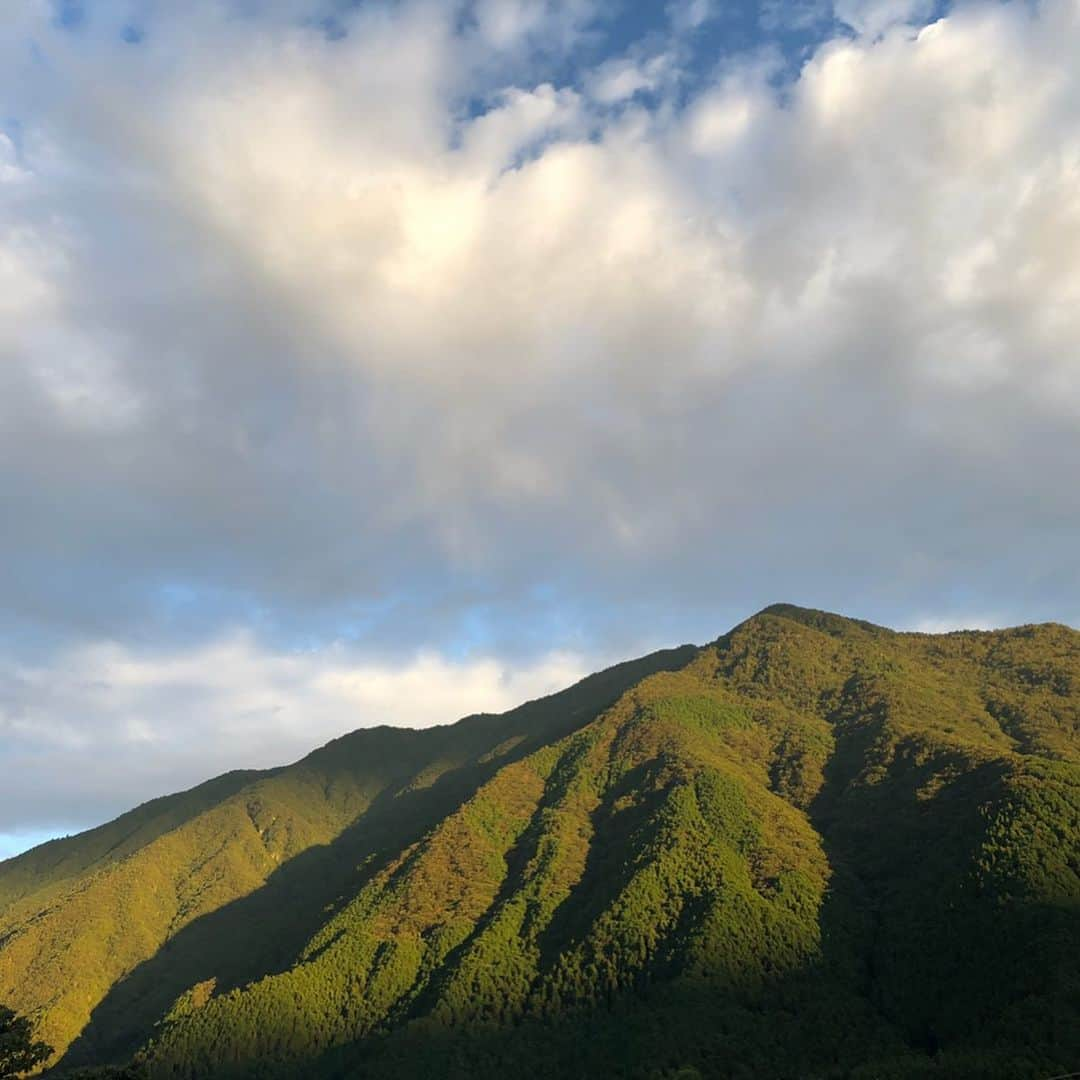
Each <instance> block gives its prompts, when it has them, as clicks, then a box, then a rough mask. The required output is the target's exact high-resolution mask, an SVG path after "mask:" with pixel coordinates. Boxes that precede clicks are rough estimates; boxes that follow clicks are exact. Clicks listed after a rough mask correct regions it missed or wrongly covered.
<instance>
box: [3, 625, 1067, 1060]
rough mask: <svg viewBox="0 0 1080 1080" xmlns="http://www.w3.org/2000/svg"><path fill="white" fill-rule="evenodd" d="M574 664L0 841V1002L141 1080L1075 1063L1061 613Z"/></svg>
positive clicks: (782, 631)
mask: <svg viewBox="0 0 1080 1080" xmlns="http://www.w3.org/2000/svg"><path fill="white" fill-rule="evenodd" d="M594 679H599V680H600V682H595V681H593V682H591V683H590V682H589V681H588V680H587V682H586V684H582V686H581V687H578V688H574V689H573V690H571V691H567V692H566V694H564V695H557V696H556V697H555V698H552V699H548V700H547V701H546V702H543V703H534V704H533V705H531V706H526V707H524V709H523V710H518V711H517V712H515V713H511V714H507V716H504V717H499V718H479V719H476V720H473V721H464V722H462V723H461V724H459V725H456V726H454V727H449V728H445V729H438V732H437V733H436V734H434V735H433V736H431V738H430V739H429V738H428V737H427V735H426V733H395V732H390V731H384V732H383V733H379V734H376V733H366V734H365V737H364V740H361V739H360V736H359V735H358V736H352V737H350V738H349V739H347V740H340V741H339V742H338V743H335V744H331V745H330V746H329V747H327V748H325V749H324V750H322V751H319V752H317V754H316V755H313V756H312V759H308V761H307V763H301V766H297V767H294V769H293V770H284V771H281V772H278V773H275V774H271V775H268V776H260V777H256V778H254V779H252V778H244V779H243V782H242V783H241V780H239V779H238V780H235V781H228V779H227V778H223V780H222V781H219V782H218V783H219V784H225V786H226V788H229V786H230V785H233V786H236V787H237V790H236V791H235V792H234V793H230V792H229V791H228V790H224V791H222V792H221V795H222V798H221V800H220V801H219V802H217V803H215V804H214V806H213V808H211V809H202V810H200V809H199V807H198V805H197V804H198V802H199V800H200V799H202V798H203V796H199V795H196V794H195V793H191V794H189V796H187V797H185V798H187V800H188V802H189V803H191V802H192V800H194V804H193V805H192V814H193V816H191V817H190V818H189V819H187V820H185V821H183V822H181V823H177V822H175V821H174V820H173V818H168V819H167V820H165V821H163V822H162V823H161V825H160V826H158V827H154V826H152V825H149V824H148V823H147V820H143V819H140V821H139V823H138V827H139V829H142V830H144V835H145V837H146V841H145V843H144V844H143V846H141V847H138V848H137V849H136V850H128V849H123V850H122V852H121V854H120V855H119V857H118V858H117V859H115V860H114V861H112V862H104V863H102V862H100V861H99V862H96V863H95V862H93V861H91V862H89V863H87V865H86V866H85V867H82V866H80V865H79V862H78V860H74V861H73V858H72V856H71V855H70V853H69V854H68V855H66V856H65V858H64V859H62V860H57V865H58V866H61V867H63V868H64V869H63V871H62V872H60V871H58V872H57V874H56V875H55V876H54V877H52V878H50V876H49V872H48V866H47V864H44V863H42V862H41V861H40V860H41V858H42V857H41V856H40V854H39V855H37V856H35V858H37V859H38V860H39V861H38V862H36V863H35V862H33V861H32V860H31V861H30V862H29V863H26V864H24V865H23V866H22V867H21V868H20V869H19V872H18V874H15V875H13V872H12V870H11V864H3V865H0V889H3V888H4V882H5V881H17V882H19V883H20V884H19V885H18V886H17V888H16V886H14V885H10V884H9V885H8V886H7V888H8V890H9V891H8V894H7V895H8V896H11V897H14V899H9V900H7V901H6V905H7V906H6V908H3V909H0V911H2V912H3V913H2V914H0V979H2V981H0V1000H3V999H4V997H5V995H7V996H8V997H9V998H11V997H12V991H13V990H14V991H15V992H16V993H22V994H23V1000H22V1001H21V1002H19V1001H16V1002H15V1003H16V1004H22V1005H23V1006H24V1007H25V1005H26V1003H27V1002H29V1003H30V1005H31V1007H32V1009H31V1011H33V1012H34V1013H35V1015H36V1017H38V1018H40V1020H41V1029H42V1031H44V1032H46V1033H48V1034H49V1035H50V1037H51V1038H55V1034H53V1033H54V1032H57V1031H60V1030H61V1024H60V1021H59V1020H56V1019H55V1018H56V1017H57V1016H62V1017H63V1018H64V1024H66V1025H67V1026H66V1027H63V1028H62V1030H63V1031H64V1032H65V1033H66V1032H70V1035H67V1037H66V1042H64V1043H63V1045H64V1046H65V1047H67V1050H66V1053H65V1054H64V1057H63V1059H62V1060H61V1061H60V1063H59V1068H60V1070H63V1069H65V1068H67V1067H74V1066H76V1065H80V1064H92V1063H104V1062H109V1061H113V1062H121V1061H126V1060H129V1059H131V1058H134V1060H135V1061H136V1062H137V1063H139V1064H140V1065H141V1067H142V1068H144V1069H145V1070H146V1072H147V1073H148V1074H149V1075H150V1076H151V1077H155V1078H156V1077H189V1078H192V1080H194V1078H202V1077H222V1078H224V1077H237V1078H239V1077H266V1078H269V1077H291V1076H299V1075H303V1076H312V1077H327V1078H329V1077H342V1078H344V1077H373V1078H376V1077H377V1078H384V1077H385V1078H391V1077H411V1076H415V1077H431V1076H439V1077H460V1078H462V1080H464V1078H466V1077H469V1078H474V1077H484V1076H492V1077H495V1076H504V1075H507V1074H508V1073H510V1072H511V1071H512V1070H520V1071H521V1072H523V1073H525V1074H527V1075H551V1076H565V1077H601V1076H603V1077H618V1076H622V1077H628V1078H629V1077H640V1078H642V1080H645V1078H656V1077H681V1078H683V1080H689V1078H692V1077H694V1076H696V1075H700V1076H702V1077H747V1078H749V1077H755V1078H757V1077H762V1076H766V1077H864V1078H867V1080H869V1078H871V1077H875V1078H877V1077H918V1076H926V1077H971V1078H974V1077H1000V1078H1002V1080H1005V1078H1009V1080H1012V1078H1022V1077H1031V1078H1033V1080H1035V1078H1046V1077H1050V1076H1054V1075H1055V1074H1060V1073H1065V1072H1068V1071H1070V1070H1072V1069H1080V964H1077V962H1076V961H1077V957H1080V634H1078V633H1076V632H1075V631H1072V630H1069V629H1067V628H1065V627H1061V626H1053V625H1048V626H1040V627H1022V628H1019V629H1016V630H1010V631H1000V632H993V633H983V632H979V633H976V632H970V633H968V632H964V633H956V634H949V635H942V636H930V635H918V634H896V633H893V632H891V631H888V630H885V629H882V628H879V627H875V626H872V625H870V624H867V623H859V622H856V621H853V620H848V619H843V618H840V617H837V616H831V615H825V614H823V613H819V612H812V611H805V610H801V609H797V608H790V607H784V606H780V607H775V608H770V609H767V610H766V611H765V612H762V613H761V614H760V615H758V616H755V617H754V618H753V619H751V620H748V621H747V622H746V623H744V624H742V625H741V626H739V627H737V628H736V629H735V630H734V631H732V632H731V633H730V634H728V635H726V636H725V637H723V638H721V639H720V640H719V641H718V642H716V643H715V644H713V645H711V646H707V647H705V648H702V649H686V650H681V651H675V652H673V653H668V654H662V655H660V656H658V657H654V658H649V659H648V660H646V661H639V662H637V664H636V665H624V666H623V667H622V668H620V669H615V670H614V672H613V673H605V675H604V676H598V677H594ZM406 747H407V748H408V749H406ZM283 785H284V786H283ZM169 813H170V814H172V815H173V817H175V815H176V813H177V811H176V810H175V808H174V809H171V810H169ZM120 820H121V821H123V820H124V819H120ZM147 830H149V831H148V832H147ZM78 840H79V838H76V841H78ZM74 842H75V841H71V842H68V843H74ZM98 846H99V847H100V845H98ZM88 850H90V851H92V852H97V850H98V848H97V847H93V848H88ZM31 854H32V855H33V853H31ZM88 857H89V856H86V858H88ZM24 858H25V857H24ZM185 860H186V862H185ZM200 860H204V861H202V862H200ZM84 861H85V859H84ZM27 866H31V867H33V873H30V872H29V871H28V870H27ZM64 874H66V875H67V876H63V875H64ZM151 874H154V875H156V876H152V877H151V876H150V875H151ZM226 881H227V882H228V889H229V890H231V892H232V894H233V895H232V897H231V898H228V899H222V897H223V896H225V892H224V889H225V886H224V885H223V884H222V883H223V882H226ZM27 882H29V884H27ZM20 890H21V891H20ZM3 896H5V894H4V893H3V892H0V897H3ZM170 919H171V922H170V921H169V920H170ZM5 927H6V928H7V929H5ZM42 927H45V928H46V929H42ZM5 935H6V936H5ZM133 943H134V944H133ZM72 957H75V958H76V959H77V961H78V963H80V964H81V963H82V962H83V961H84V960H86V961H88V962H90V963H92V962H93V961H94V958H98V961H97V966H96V967H92V969H91V975H92V976H93V978H94V979H95V980H96V981H94V982H93V984H92V985H93V989H92V990H87V989H86V987H88V986H90V985H91V983H90V979H89V977H88V976H80V977H82V978H83V982H82V983H81V984H80V985H79V986H78V987H76V988H68V987H65V986H64V985H63V984H62V982H61V976H60V972H62V971H73V970H75V969H76V966H75V961H73V960H72ZM65 964H67V965H69V966H68V967H66V968H65V967H64V966H63V965H65ZM49 965H55V966H53V967H50V966H49ZM80 970H81V969H80ZM31 984H32V986H33V987H34V988H35V989H34V991H33V993H36V995H37V996H36V998H35V997H34V996H33V993H31V991H29V990H28V989H27V987H28V985H31ZM80 994H81V996H80V997H79V999H78V1000H79V1001H80V1002H81V1001H86V1002H87V1005H86V1007H85V1009H84V1011H82V1012H80V1011H79V1007H78V1005H77V1004H76V1003H73V1002H72V1000H71V998H72V996H74V995H80ZM94 995H97V1000H96V1001H94V1000H93V999H94ZM50 1023H52V1025H53V1026H52V1027H51V1028H50V1027H49V1024H50ZM76 1036H77V1037H76Z"/></svg>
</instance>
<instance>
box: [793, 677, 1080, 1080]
mask: <svg viewBox="0 0 1080 1080" xmlns="http://www.w3.org/2000/svg"><path fill="white" fill-rule="evenodd" d="M850 688H851V687H850V684H849V687H848V689H850ZM830 719H831V720H832V721H833V723H834V725H835V734H836V740H837V741H836V750H835V752H834V754H833V755H832V757H831V759H830V761H829V762H828V763H827V765H826V768H825V783H824V786H823V787H822V789H821V792H820V793H819V795H818V797H817V798H816V800H815V801H814V803H813V805H812V807H811V809H810V818H811V821H812V823H813V824H814V826H815V828H816V829H817V830H818V832H819V833H820V835H821V837H822V842H823V846H824V849H825V853H826V855H827V857H828V860H829V863H830V865H831V867H832V871H833V875H832V880H831V882H830V887H829V891H828V893H827V895H826V898H825V902H824V904H823V906H822V909H821V913H820V924H821V930H822V949H823V964H824V969H825V971H826V973H827V975H828V976H829V978H830V979H831V980H833V981H834V982H836V983H837V984H838V985H842V986H846V987H848V988H850V989H851V990H852V991H853V992H855V993H857V994H858V995H859V996H860V997H861V998H862V999H863V1000H865V1001H866V1002H867V1003H869V1005H871V1006H872V1008H873V1009H874V1010H875V1012H876V1013H877V1014H878V1015H879V1016H880V1017H881V1018H882V1020H883V1021H884V1022H885V1023H886V1024H887V1025H889V1026H890V1027H891V1028H893V1029H894V1030H895V1031H897V1032H898V1033H899V1035H900V1036H901V1038H902V1039H903V1040H904V1042H905V1044H906V1045H907V1047H908V1048H909V1049H910V1050H911V1051H912V1052H913V1053H915V1054H917V1055H923V1056H928V1057H929V1058H934V1057H936V1056H938V1055H942V1054H946V1055H947V1054H948V1053H949V1052H950V1051H951V1050H953V1049H954V1048H963V1047H969V1048H970V1047H979V1046H980V1045H983V1044H991V1043H993V1042H994V1041H995V1039H997V1038H1000V1037H1001V1036H1002V1035H1005V1034H1006V1033H1009V1032H1011V1034H1010V1035H1009V1036H1008V1038H1006V1039H1005V1041H1006V1042H1008V1041H1009V1039H1012V1040H1013V1041H1014V1042H1015V1045H1016V1046H1017V1047H1018V1049H1021V1050H1022V1049H1023V1048H1024V1047H1025V1046H1031V1047H1042V1050H1040V1053H1043V1052H1044V1051H1046V1049H1047V1047H1050V1048H1053V1047H1055V1046H1058V1045H1064V1044H1062V1043H1061V1041H1060V1040H1059V1038H1058V1036H1057V1035H1055V1034H1054V1033H1053V1031H1052V1030H1051V1029H1053V1028H1054V1025H1055V1024H1056V1025H1057V1027H1058V1028H1059V1029H1060V1031H1061V1032H1062V1033H1063V1032H1065V1031H1066V1030H1067V1028H1068V1027H1069V1026H1070V1025H1072V1026H1073V1028H1074V1031H1075V1030H1076V1025H1077V1020H1078V1017H1077V1015H1076V1009H1075V1003H1077V1002H1080V993H1078V991H1080V982H1078V980H1077V979H1076V977H1075V976H1070V975H1069V973H1068V969H1067V967H1066V966H1065V965H1063V964H1062V962H1061V955H1060V954H1061V950H1062V949H1065V950H1066V952H1065V955H1066V956H1067V955H1072V956H1075V955H1080V910H1078V908H1077V906H1076V904H1075V902H1074V904H1073V906H1072V907H1071V908H1070V907H1069V906H1068V905H1056V904H1053V903H1047V902H1046V901H1045V900H1042V899H1037V898H1032V899H1031V900H1027V899H1025V898H1024V896H1023V895H1015V896H1010V895H1001V896H994V895H990V894H989V893H988V892H987V891H986V890H987V889H988V886H982V885H980V883H979V879H978V877H977V875H976V874H975V872H974V871H975V868H976V866H977V864H978V862H979V851H980V845H981V844H982V842H983V841H984V838H985V836H986V827H987V812H986V808H988V807H992V806H997V805H1001V804H1002V803H1003V802H1004V801H1005V800H1006V799H1007V798H1008V795H1007V793H1006V790H1005V785H1006V781H1007V778H1008V777H1009V775H1010V770H1011V769H1012V768H1013V765H1012V764H1011V763H1010V762H1008V761H1006V760H1002V759H990V760H988V759H985V758H983V759H981V760H980V759H977V758H973V757H972V755H971V753H970V751H967V750H965V749H964V748H963V747H961V746H950V745H949V744H947V743H944V742H938V743H937V744H928V743H927V742H926V741H925V740H922V739H920V738H918V737H915V736H910V735H909V736H902V737H900V738H899V739H898V740H897V742H896V745H895V750H894V756H892V757H891V759H890V760H889V762H888V765H887V767H886V768H885V770H884V772H883V773H882V774H880V775H878V776H877V777H876V778H875V779H874V782H869V783H868V782H866V778H865V776H860V773H861V772H862V770H863V769H865V767H866V765H867V762H868V761H871V760H872V759H873V749H874V746H875V743H876V742H877V740H878V739H879V737H881V736H882V734H883V729H884V726H885V725H886V724H887V723H888V716H887V714H886V712H885V711H884V710H878V711H876V712H875V711H874V710H870V711H868V712H863V713H861V714H858V713H856V712H855V711H853V710H851V709H843V708H842V710H840V711H839V712H838V714H837V715H835V716H833V717H831V718H830ZM1077 899H1080V898H1077ZM1066 964H1067V962H1066ZM1070 982H1071V983H1072V986H1073V990H1072V991H1071V993H1072V1000H1073V1002H1074V1008H1073V1009H1072V1011H1071V1014H1070V1015H1069V1016H1068V1017H1067V1018H1066V1017H1065V1016H1057V1017H1056V1018H1055V1019H1053V1020H1050V1021H1047V1020H1046V1018H1045V1016H1044V1017H1043V1018H1042V1019H1041V1020H1038V1021H1036V1020H1035V1019H1034V1017H1035V1016H1036V1015H1038V1014H1039V1013H1040V1012H1041V1011H1043V1010H1041V1008H1040V1007H1039V1006H1036V1005H1035V1002H1036V999H1037V998H1038V997H1039V996H1040V995H1041V994H1044V993H1045V994H1046V995H1047V1000H1048V1001H1050V1002H1056V1003H1057V1006H1061V1005H1062V1004H1063V1002H1064V1001H1065V1000H1067V997H1068V994H1066V993H1065V987H1066V986H1067V985H1068V984H1069V983H1070ZM1026 1002H1027V1003H1029V1004H1025V1003H1026ZM1027 1012H1031V1013H1032V1015H1031V1016H1027V1018H1026V1019H1024V1020H1020V1019H1019V1017H1020V1016H1022V1015H1026V1013H1027ZM1065 1012H1066V1013H1069V1010H1068V1009H1066V1010H1065ZM1025 1027H1026V1029H1027V1031H1028V1033H1029V1037H1026V1036H1024V1035H1023V1033H1022V1032H1023V1029H1024V1028H1025ZM1040 1027H1042V1028H1043V1029H1044V1030H1043V1032H1042V1033H1041V1034H1037V1030H1038V1028H1040ZM1071 1044H1072V1050H1071V1051H1069V1052H1063V1053H1064V1056H1063V1058H1062V1059H1061V1062H1060V1063H1061V1064H1071V1065H1072V1066H1075V1065H1076V1064H1077V1061H1078V1060H1080V1059H1078V1058H1077V1057H1072V1058H1070V1057H1069V1056H1068V1055H1069V1053H1073V1054H1076V1055H1080V1041H1078V1040H1077V1039H1076V1038H1075V1036H1074V1037H1073V1038H1072V1040H1071ZM1051 1056H1052V1055H1051ZM1040 1060H1045V1061H1049V1058H1041V1059H1040ZM977 1074H978V1073H977V1071H976V1072H975V1073H973V1075H977ZM898 1075H903V1074H898ZM987 1075H989V1073H988V1074H987ZM1018 1075H1020V1074H1019V1073H1018Z"/></svg>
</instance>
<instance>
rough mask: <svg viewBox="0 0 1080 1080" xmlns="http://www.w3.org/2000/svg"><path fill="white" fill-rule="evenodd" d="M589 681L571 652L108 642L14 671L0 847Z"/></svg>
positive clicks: (223, 640)
mask: <svg viewBox="0 0 1080 1080" xmlns="http://www.w3.org/2000/svg"><path fill="white" fill-rule="evenodd" d="M586 673H587V672H586V669H585V667H584V666H583V664H582V661H581V659H580V658H579V657H576V656H573V655H571V654H568V653H550V654H548V655H545V656H541V657H538V658H537V659H536V661H535V662H533V663H532V664H529V665H522V666H515V667H514V668H512V669H511V668H510V667H508V665H506V664H505V663H503V662H501V661H498V660H496V659H493V658H490V657H478V658H474V659H469V660H461V661H451V660H449V659H447V658H446V657H444V656H441V655H439V654H436V653H432V652H420V653H417V654H415V655H414V656H411V657H408V658H403V659H402V660H400V661H398V662H396V663H375V662H372V661H371V660H370V659H365V658H364V657H362V656H359V657H358V656H357V655H356V654H355V652H353V651H352V650H350V649H349V648H348V647H345V646H337V647H334V648H330V649H325V650H321V651H319V652H318V653H304V652H298V651H293V652H276V651H273V650H271V649H268V648H266V647H265V646H263V645H261V644H260V643H259V642H258V641H257V640H256V639H255V638H254V637H253V636H252V635H251V634H250V633H248V632H244V631H239V632H234V633H230V634H226V635H224V636H222V637H219V638H216V639H214V640H212V641H209V642H204V643H200V644H198V645H196V646H192V647H188V648H184V649H179V650H175V651H171V652H161V651H150V650H146V649H143V650H135V649H132V648H131V647H130V646H124V645H120V644H118V643H116V642H107V641H103V642H95V643H91V644H85V645H81V646H78V647H75V648H72V649H70V650H68V651H66V652H64V653H62V654H60V655H59V656H57V657H55V658H54V659H53V660H52V661H51V662H50V663H49V664H48V665H47V666H30V665H27V664H22V663H16V662H11V661H5V662H4V664H3V667H2V668H0V739H2V742H3V747H4V769H5V783H4V797H3V801H2V802H0V838H3V837H5V836H6V837H8V840H7V841H6V842H7V843H8V844H9V845H10V846H12V847H14V846H16V845H17V844H18V843H19V836H20V834H21V833H24V832H30V833H31V839H32V840H33V839H40V838H41V832H42V830H43V829H44V828H50V827H51V828H53V829H54V830H55V831H62V830H63V829H65V828H67V827H70V826H71V825H72V824H73V823H75V824H88V823H93V822H96V821H99V820H105V819H107V818H108V817H109V816H111V815H113V814H118V813H120V812H122V811H123V810H125V809H128V808H129V807H130V806H131V805H134V804H135V803H137V802H140V801H143V800H145V799H149V798H152V797H154V796H157V795H160V794H162V793H163V792H167V791H174V790H178V789H180V788H183V787H186V786H189V785H192V784H195V783H198V782H200V781H201V780H204V779H206V778H207V777H208V776H210V775H216V774H219V773H222V772H226V771H228V770H230V769H234V768H266V767H271V766H274V765H280V764H284V763H286V762H288V761H291V760H294V759H297V758H299V757H301V756H303V755H304V754H306V753H307V752H308V751H309V750H311V749H313V748H314V747H316V746H319V745H322V744H323V743H325V742H327V741H328V740H329V739H331V738H335V737H336V736H338V735H340V734H341V733H342V732H345V731H351V730H353V729H355V728H359V727H371V726H374V725H376V724H392V725H398V726H406V727H428V726H431V725H432V724H440V723H448V722H450V721H451V720H453V719H457V718H458V717H461V716H465V715H469V714H472V713H474V712H501V711H504V710H506V709H509V708H512V707H514V706H515V705H518V704H520V703H521V702H523V701H528V700H531V699H533V698H536V697H540V696H543V695H544V694H548V693H551V692H553V691H555V690H559V689H562V688H563V687H564V686H567V685H569V684H571V683H573V682H575V681H577V680H578V679H579V678H581V677H582V676H583V675H585V674H586ZM58 775H60V776H62V777H63V782H62V783H60V784H58V783H57V782H56V778H57V776H58ZM26 821H32V822H35V823H36V830H27V829H26V827H25V822H26ZM0 850H2V849H0ZM0 857H3V856H2V854H0Z"/></svg>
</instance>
